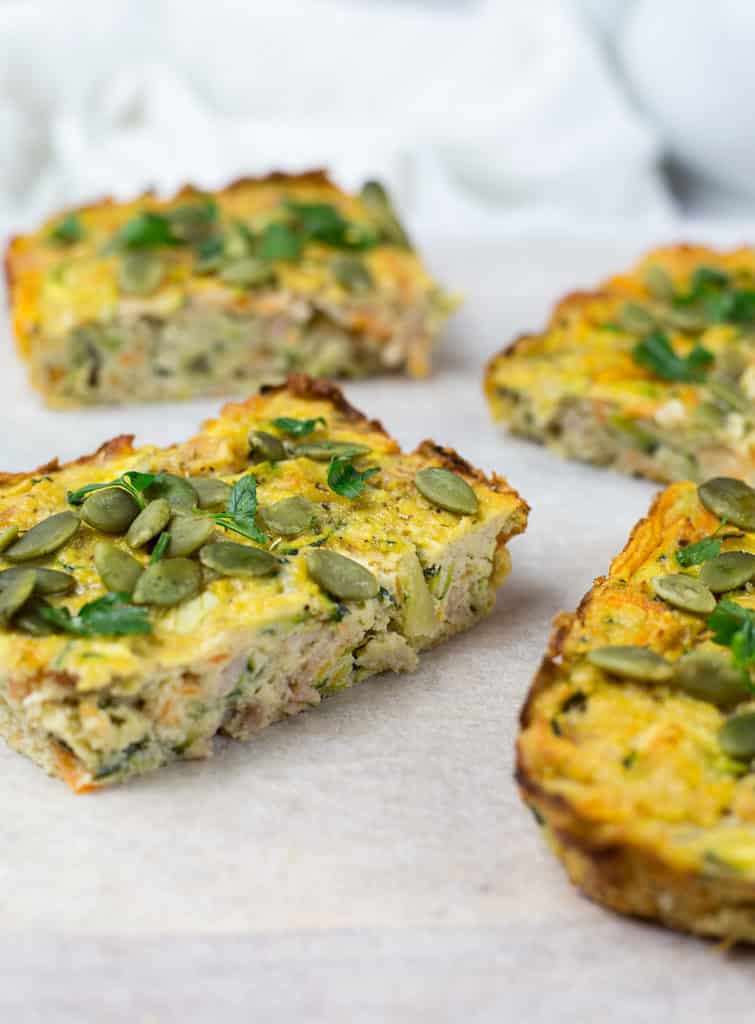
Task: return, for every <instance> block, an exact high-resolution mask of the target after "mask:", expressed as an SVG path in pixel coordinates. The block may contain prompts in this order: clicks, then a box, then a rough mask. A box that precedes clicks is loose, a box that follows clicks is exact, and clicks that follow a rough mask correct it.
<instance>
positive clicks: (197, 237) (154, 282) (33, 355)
mask: <svg viewBox="0 0 755 1024" xmlns="http://www.w3.org/2000/svg"><path fill="white" fill-rule="evenodd" d="M6 268H7V273H8V279H9V296H10V301H11V306H12V314H13V321H14V327H15V333H16V337H17V340H18V344H19V349H20V352H21V354H22V355H23V356H24V358H26V359H30V360H31V364H32V371H33V379H34V382H35V383H36V385H37V386H38V387H40V388H41V389H42V390H43V392H45V394H46V395H47V396H48V398H52V399H53V400H54V399H55V397H56V396H57V398H58V400H59V401H61V402H65V400H66V398H67V399H68V401H69V403H73V402H75V401H83V400H87V397H89V399H90V400H93V401H94V400H100V401H106V400H119V399H121V400H122V399H123V398H128V397H133V395H132V394H131V392H134V391H137V392H138V393H139V394H140V396H141V397H142V398H145V397H146V398H150V397H161V392H160V388H162V389H163V391H165V392H166V394H168V395H171V396H172V397H181V396H182V394H184V393H185V394H192V393H210V394H213V393H214V394H222V393H229V392H230V393H232V391H233V390H234V381H233V379H232V378H233V376H234V374H235V377H236V383H235V390H238V389H239V386H241V387H242V388H243V387H244V386H246V388H247V390H248V388H249V387H250V386H251V383H246V385H245V383H244V382H245V381H253V378H254V374H255V373H257V374H258V375H259V376H261V377H262V378H263V379H267V380H271V379H273V378H275V377H276V376H277V378H278V379H279V380H280V379H283V378H284V377H285V374H286V372H288V371H289V370H292V369H308V370H310V372H313V373H315V374H317V375H320V374H322V375H334V374H336V373H338V372H340V371H341V370H346V371H348V372H350V373H352V374H353V373H358V372H367V370H369V369H370V368H372V369H375V368H378V367H388V368H390V367H396V366H399V365H402V364H403V363H404V362H407V361H408V366H409V370H410V372H412V373H418V374H419V373H423V372H426V370H427V368H428V359H429V345H430V342H431V340H432V336H433V334H434V333H435V331H436V330H437V329H438V328H439V326H440V324H441V323H442V322H443V320H444V319H445V317H446V316H447V314H448V312H449V311H450V309H451V308H452V303H449V301H448V299H447V297H445V296H443V294H442V292H441V291H440V289H438V288H437V286H436V285H435V283H434V281H433V280H432V279H431V277H430V276H429V275H428V273H427V272H426V270H425V269H424V267H423V265H422V263H421V261H420V259H419V258H418V256H417V255H416V253H415V252H414V251H413V249H412V247H411V244H410V241H409V239H408V238H407V236H406V234H405V233H404V231H403V229H402V227H401V225H400V223H399V221H398V220H397V218H396V215H395V212H394V210H393V207H392V205H391V201H390V198H389V197H388V196H387V194H386V193H385V191H384V190H383V189H382V187H381V186H379V185H378V184H377V183H374V182H371V183H367V185H365V187H364V188H363V190H362V192H361V193H360V194H357V195H350V194H348V193H346V192H343V191H342V190H340V189H339V188H337V187H336V186H335V185H334V184H333V183H332V182H330V181H329V180H328V178H327V177H326V176H325V175H324V174H322V173H320V172H312V173H309V174H302V175H298V176H287V175H282V174H277V175H271V176H269V177H268V178H262V179H251V178H248V179H242V180H241V181H239V182H236V183H235V184H233V185H230V186H228V187H227V188H225V189H223V190H220V191H218V192H215V193H202V192H199V191H198V190H196V189H193V188H186V189H183V190H182V191H181V192H179V193H178V194H177V195H176V196H175V197H174V198H172V199H169V200H162V199H158V198H157V197H156V196H154V195H151V194H147V195H144V196H142V197H140V198H138V199H136V200H134V201H132V202H126V203H116V202H114V201H112V200H104V201H102V202H99V203H94V204H92V205H90V206H86V207H82V208H80V209H77V210H72V211H70V212H69V213H66V214H61V215H60V216H58V217H55V218H54V219H52V220H50V221H48V222H47V223H45V224H44V225H43V226H42V227H41V228H40V229H39V230H38V231H37V232H35V233H34V234H31V235H27V236H22V237H18V238H16V239H14V240H13V241H12V242H11V244H10V246H9V248H8V252H7V255H6ZM168 324H171V325H173V328H172V329H167V327H166V326H164V325H168ZM255 324H257V325H263V324H264V325H265V328H266V329H265V332H264V335H265V336H264V337H259V338H258V337H257V334H258V333H259V330H258V331H257V332H255V330H254V329H253V327H254V325H255ZM158 328H159V330H158ZM221 341H222V344H220V342H221ZM242 342H243V344H242ZM203 357H204V358H203ZM339 358H341V359H342V361H344V360H345V361H346V362H343V365H341V362H339ZM318 361H319V362H318ZM142 363H144V364H147V365H145V366H143V367H142V371H143V374H144V373H146V374H147V376H146V381H147V383H148V384H149V386H147V385H146V384H145V379H139V380H137V377H136V374H137V370H138V369H139V366H137V365H136V364H142ZM226 364H228V366H227V367H226ZM318 365H319V368H317V366H318ZM224 367H225V368H226V369H227V371H228V374H229V375H230V377H231V379H229V380H225V379H221V377H222V374H223V371H224ZM77 371H78V375H79V377H82V378H83V379H82V380H79V379H78V378H77V377H76V372H77ZM242 371H243V376H242ZM72 375H73V376H72ZM213 377H214V378H215V379H214V380H213ZM69 378H70V379H69ZM74 378H75V379H74ZM155 378H156V379H155ZM158 385H159V387H158Z"/></svg>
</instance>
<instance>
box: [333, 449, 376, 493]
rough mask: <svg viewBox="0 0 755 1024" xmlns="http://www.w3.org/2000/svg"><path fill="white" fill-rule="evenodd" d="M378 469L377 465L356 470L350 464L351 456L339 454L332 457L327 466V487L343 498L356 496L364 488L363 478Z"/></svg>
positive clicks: (365, 478)
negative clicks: (336, 456)
mask: <svg viewBox="0 0 755 1024" xmlns="http://www.w3.org/2000/svg"><path fill="white" fill-rule="evenodd" d="M378 471H379V470H378V467H377V466H370V467H369V469H365V470H358V469H357V468H356V467H355V466H353V465H352V462H351V456H348V455H341V456H339V457H338V458H335V459H332V460H331V462H330V465H329V466H328V487H329V488H330V489H331V491H335V493H336V494H340V495H342V496H343V497H344V498H351V499H354V498H358V497H359V495H360V494H361V493H362V491H363V490H364V482H365V480H367V479H368V478H369V477H371V476H372V475H373V474H374V473H377V472H378Z"/></svg>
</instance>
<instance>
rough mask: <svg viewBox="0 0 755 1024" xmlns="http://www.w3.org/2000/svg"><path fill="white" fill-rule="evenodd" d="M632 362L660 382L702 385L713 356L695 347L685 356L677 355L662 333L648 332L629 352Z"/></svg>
mask: <svg viewBox="0 0 755 1024" xmlns="http://www.w3.org/2000/svg"><path fill="white" fill-rule="evenodd" d="M632 358H633V359H634V361H635V362H636V363H637V364H638V365H639V366H642V367H644V368H645V369H646V370H650V372H651V373H654V374H655V375H656V377H661V378H662V379H663V380H678V381H685V382H689V383H697V384H699V383H702V382H703V381H704V380H705V376H706V372H707V370H708V369H709V368H710V366H711V364H712V363H713V354H712V353H711V352H709V351H708V349H707V348H704V347H703V346H702V345H695V347H694V348H693V349H692V351H691V352H690V353H689V355H686V356H680V355H678V354H677V353H676V352H675V351H674V349H673V347H672V345H671V342H670V341H669V339H668V336H667V335H666V334H665V333H664V332H663V331H651V333H650V334H648V335H646V336H645V337H644V338H643V339H642V341H640V342H639V343H638V344H637V345H635V346H634V348H633V349H632Z"/></svg>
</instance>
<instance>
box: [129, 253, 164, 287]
mask: <svg viewBox="0 0 755 1024" xmlns="http://www.w3.org/2000/svg"><path fill="white" fill-rule="evenodd" d="M164 277H165V264H164V262H163V261H162V259H161V258H160V256H158V255H157V253H155V252H150V251H149V250H148V249H132V250H130V251H129V252H125V253H124V254H123V256H121V262H120V266H119V268H118V287H119V288H120V290H121V291H122V292H128V293H129V294H130V295H150V294H151V293H152V292H153V291H155V289H156V288H157V287H158V285H159V284H160V282H161V281H162V279H163V278H164Z"/></svg>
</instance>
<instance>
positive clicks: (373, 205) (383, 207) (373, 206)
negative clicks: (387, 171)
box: [360, 181, 411, 249]
mask: <svg viewBox="0 0 755 1024" xmlns="http://www.w3.org/2000/svg"><path fill="white" fill-rule="evenodd" d="M360 195H361V197H362V202H363V203H364V204H365V206H367V207H368V209H369V210H370V212H371V214H372V216H373V217H374V218H375V221H376V222H377V224H378V226H379V228H380V234H381V235H382V237H383V238H384V239H385V241H386V242H390V243H392V244H393V245H400V246H401V247H402V248H405V249H410V248H411V242H410V240H409V236H408V235H407V233H406V231H404V228H403V226H402V224H401V221H400V220H399V219H398V216H397V214H396V211H395V210H394V208H393V203H392V202H391V198H390V196H389V195H388V193H387V192H386V190H385V188H384V187H383V186H382V185H381V184H380V182H379V181H366V182H365V183H364V185H363V186H362V190H361V193H360Z"/></svg>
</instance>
